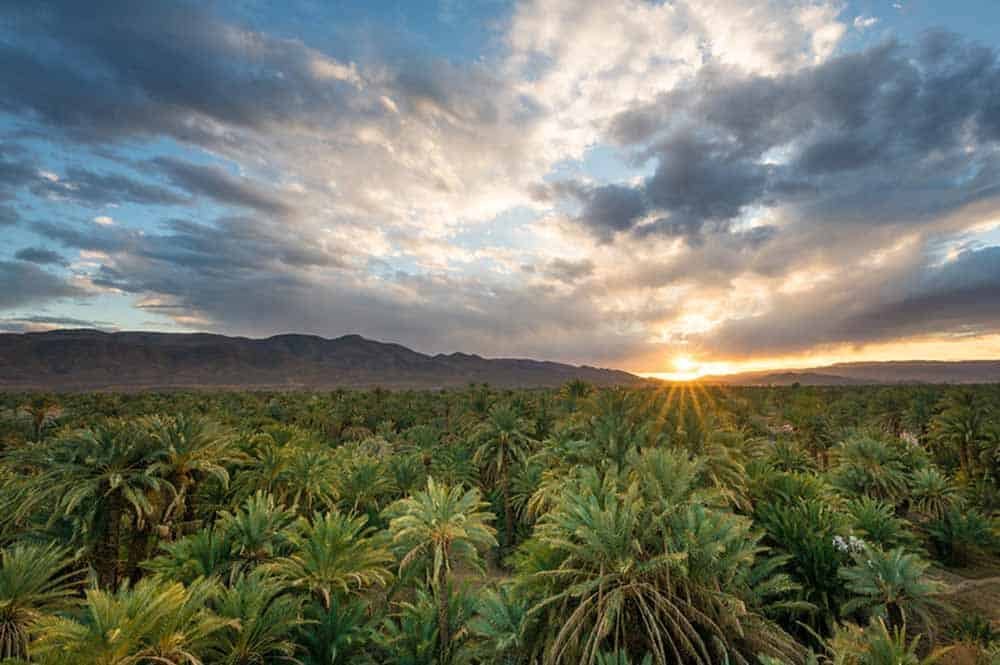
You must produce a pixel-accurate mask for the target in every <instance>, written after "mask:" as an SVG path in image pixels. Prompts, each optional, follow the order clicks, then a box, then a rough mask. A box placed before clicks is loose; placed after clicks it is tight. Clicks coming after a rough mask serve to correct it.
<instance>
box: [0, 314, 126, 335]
mask: <svg viewBox="0 0 1000 665" xmlns="http://www.w3.org/2000/svg"><path fill="white" fill-rule="evenodd" d="M59 328H97V329H101V330H117V327H116V326H114V325H113V324H111V323H108V322H106V321H89V320H87V319H77V318H73V317H67V316H27V317H23V318H0V331H3V332H8V333H27V332H39V331H43V330H55V329H59Z"/></svg>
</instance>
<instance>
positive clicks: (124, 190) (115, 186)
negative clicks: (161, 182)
mask: <svg viewBox="0 0 1000 665" xmlns="http://www.w3.org/2000/svg"><path fill="white" fill-rule="evenodd" d="M32 191H33V192H34V193H35V194H38V195H39V196H48V197H58V198H61V199H68V200H71V201H73V202H74V203H78V204H80V205H86V206H92V207H97V206H104V205H108V204H111V203H138V204H146V205H180V204H184V203H187V202H188V199H186V198H185V197H183V196H181V195H179V194H177V193H176V192H172V191H170V190H169V189H166V188H164V187H160V186H158V185H152V184H149V183H145V182H141V181H139V180H136V179H134V178H131V177H129V176H124V175H120V174H117V173H95V172H94V171H89V170H87V169H83V168H79V167H70V168H68V169H66V174H65V176H63V177H61V178H59V179H58V180H53V179H51V178H45V177H41V176H36V178H35V182H34V185H32Z"/></svg>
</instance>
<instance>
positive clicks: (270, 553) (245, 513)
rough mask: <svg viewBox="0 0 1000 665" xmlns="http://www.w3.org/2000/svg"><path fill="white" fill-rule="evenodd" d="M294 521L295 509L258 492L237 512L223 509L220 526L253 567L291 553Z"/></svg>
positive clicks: (241, 558)
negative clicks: (290, 537) (291, 529)
mask: <svg viewBox="0 0 1000 665" xmlns="http://www.w3.org/2000/svg"><path fill="white" fill-rule="evenodd" d="M294 522H295V513H294V512H292V511H291V510H290V509H288V508H285V507H284V506H281V505H279V504H278V503H277V502H276V501H275V500H274V497H273V496H271V495H270V494H265V493H263V492H257V493H256V494H254V495H253V496H251V497H250V498H248V499H247V500H246V501H245V502H244V503H243V505H242V506H241V507H240V508H239V509H238V510H236V511H235V512H229V511H223V513H222V514H221V515H220V516H219V522H218V528H219V529H220V530H221V531H222V533H224V534H225V535H226V537H227V538H228V539H229V540H230V542H231V543H232V546H233V550H232V551H233V555H234V556H236V557H237V558H238V559H240V560H241V561H242V562H244V564H246V565H248V566H251V567H252V566H255V565H257V564H260V563H264V562H266V561H270V560H272V559H275V558H277V557H279V556H281V555H283V554H285V553H287V551H288V549H289V536H290V533H291V532H290V527H291V526H292V524H293V523H294Z"/></svg>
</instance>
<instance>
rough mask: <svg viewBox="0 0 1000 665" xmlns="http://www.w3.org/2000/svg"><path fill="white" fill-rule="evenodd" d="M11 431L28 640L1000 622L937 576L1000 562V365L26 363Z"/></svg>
mask: <svg viewBox="0 0 1000 665" xmlns="http://www.w3.org/2000/svg"><path fill="white" fill-rule="evenodd" d="M0 442H2V449H3V453H2V461H0V488H2V489H0V491H2V494H0V500H2V511H0V519H2V522H0V538H2V542H0V547H2V550H0V662H2V663H24V662H30V663H44V664H50V665H63V664H70V663H73V664H76V663H93V664H97V665H126V664H127V665H145V664H154V663H161V664H176V665H181V664H187V665H197V664H200V663H204V664H205V665H209V664H227V665H251V664H260V665H263V664H269V663H302V664H304V665H320V664H322V665H334V664H337V663H359V664H363V663H397V664H400V665H404V664H406V665H418V664H421V663H427V664H430V663H436V664H439V665H447V664H453V663H498V664H500V663H502V664H506V665H515V664H519V663H524V664H528V663H546V664H547V663H573V664H576V663H587V664H591V665H598V664H599V665H612V664H613V665H626V664H628V663H632V664H635V665H639V664H640V663H641V664H653V663H692V664H698V665H715V664H718V663H731V664H733V665H736V664H741V663H763V664H767V665H775V664H779V663H786V664H790V665H797V664H805V663H825V662H830V663H843V664H845V665H850V664H858V665H862V664H863V665H883V664H884V665H891V664H903V663H919V662H923V661H922V659H924V658H934V657H935V656H936V653H935V650H936V649H937V648H939V647H941V646H943V645H946V644H948V643H951V642H963V643H966V644H969V645H974V646H975V649H976V650H977V653H979V655H980V657H982V658H983V659H984V660H983V662H989V660H988V658H990V657H991V654H992V653H995V651H996V647H997V643H996V638H997V635H996V627H995V626H994V625H991V624H990V623H989V617H983V616H979V615H974V614H969V613H956V612H954V611H949V605H950V602H949V596H948V594H947V593H945V592H946V591H947V589H946V588H945V587H944V585H943V584H942V583H941V582H939V581H938V580H939V579H941V578H940V575H939V573H945V574H948V573H947V571H949V570H951V571H956V570H957V571H962V570H969V569H973V568H977V567H978V569H979V570H985V571H987V574H989V572H988V571H990V570H991V569H992V567H995V566H996V564H995V559H994V557H995V555H996V553H997V547H998V540H997V529H996V521H997V514H998V510H1000V489H998V485H997V482H996V478H997V474H998V472H1000V388H998V387H996V386H982V387H975V388H964V387H891V388H889V387H886V388H878V387H871V388H854V387H852V388H803V387H791V388H774V389H763V388H727V389H721V388H711V387H702V386H697V385H695V386H685V387H675V388H671V389H655V390H654V389H632V390H626V389H601V390H597V389H594V388H592V387H591V386H589V385H587V384H586V383H582V382H579V381H577V382H571V383H569V384H567V385H566V386H564V387H563V388H562V389H561V390H558V391H548V390H533V391H496V390H492V389H490V388H489V387H487V386H470V387H469V388H468V389H465V390H456V391H442V392H429V391H428V392H387V391H383V390H373V391H367V392H363V391H336V392H332V393H322V394H319V393H317V394H302V393H286V394H280V393H278V394H264V393H216V394H201V393H173V394H136V395H117V394H82V395H59V396H45V395H13V394H8V395H2V396H0ZM997 604H1000V598H998V599H997Z"/></svg>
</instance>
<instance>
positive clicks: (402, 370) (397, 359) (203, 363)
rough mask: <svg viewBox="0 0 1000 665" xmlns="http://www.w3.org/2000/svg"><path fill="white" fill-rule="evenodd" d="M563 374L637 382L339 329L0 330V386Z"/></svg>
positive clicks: (545, 377)
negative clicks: (238, 333)
mask: <svg viewBox="0 0 1000 665" xmlns="http://www.w3.org/2000/svg"><path fill="white" fill-rule="evenodd" d="M572 378H581V379H584V380H585V381H589V382H591V383H595V384H598V385H612V384H637V383H641V382H642V381H643V379H640V378H639V377H637V376H635V375H632V374H629V373H627V372H622V371H618V370H609V369H599V368H595V367H586V366H584V367H575V366H572V365H564V364H561V363H554V362H543V361H536V360H520V359H487V358H481V357H479V356H476V355H469V354H461V353H453V354H450V355H436V356H429V355H426V354H423V353H417V352H416V351H412V350H411V349H408V348H406V347H404V346H400V345H399V344H387V343H383V342H376V341H373V340H370V339H365V338H363V337H361V336H359V335H347V336H344V337H338V338H336V339H325V338H323V337H317V336H313V335H277V336H275V337H269V338H267V339H248V338H245V337H226V336H223V335H210V334H203V333H195V334H176V333H148V332H121V333H106V332H101V331H97V330H57V331H52V332H43V333H25V334H0V390H8V391H9V390H29V389H42V390H149V389H156V388H230V389H251V390H252V389H330V388H336V387H370V386H376V385H380V386H383V387H387V388H439V387H449V386H463V385H466V384H468V383H470V382H477V383H481V382H488V383H490V384H492V385H495V386H504V387H507V386H510V387H533V386H557V385H560V384H562V383H564V382H565V381H568V380H569V379H572Z"/></svg>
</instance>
